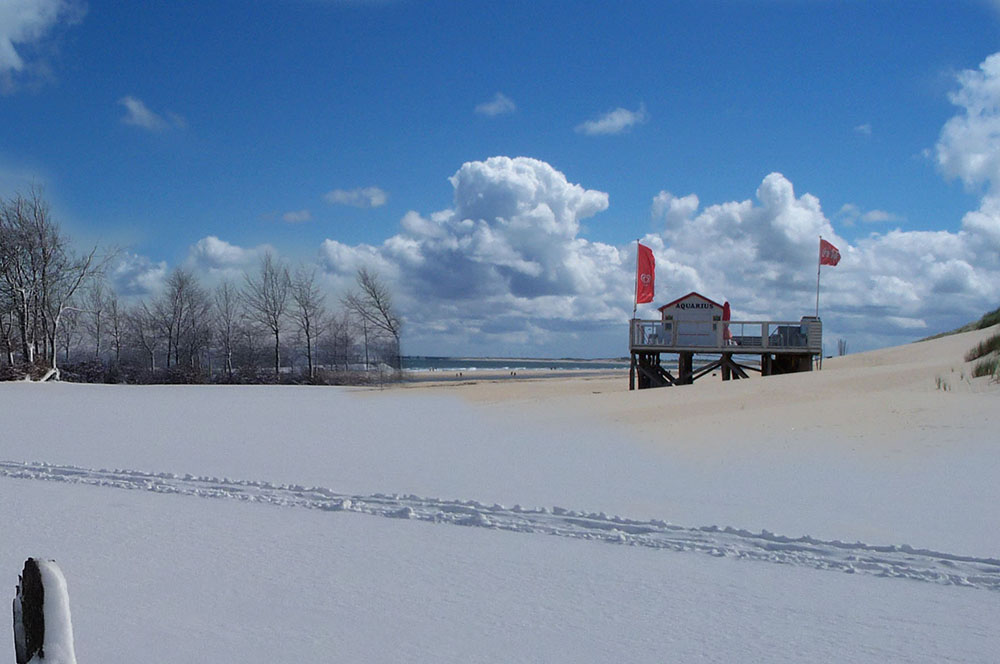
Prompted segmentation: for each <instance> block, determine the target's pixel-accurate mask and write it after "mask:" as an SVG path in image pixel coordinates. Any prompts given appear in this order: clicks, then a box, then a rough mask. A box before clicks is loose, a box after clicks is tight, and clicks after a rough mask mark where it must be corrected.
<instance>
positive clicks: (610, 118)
mask: <svg viewBox="0 0 1000 664" xmlns="http://www.w3.org/2000/svg"><path fill="white" fill-rule="evenodd" d="M647 117H648V116H647V114H646V105H645V104H640V105H639V109H638V110H636V111H630V110H628V109H625V108H616V109H615V110H613V111H609V112H607V113H605V114H604V115H602V116H601V117H599V118H597V119H596V120H587V121H586V122H582V123H580V124H579V125H577V126H576V131H577V132H578V133H581V134H586V135H587V136H599V135H604V134H620V133H622V132H625V131H628V130H629V129H631V128H632V127H634V126H635V125H638V124H642V123H644V122H645V121H646V120H647Z"/></svg>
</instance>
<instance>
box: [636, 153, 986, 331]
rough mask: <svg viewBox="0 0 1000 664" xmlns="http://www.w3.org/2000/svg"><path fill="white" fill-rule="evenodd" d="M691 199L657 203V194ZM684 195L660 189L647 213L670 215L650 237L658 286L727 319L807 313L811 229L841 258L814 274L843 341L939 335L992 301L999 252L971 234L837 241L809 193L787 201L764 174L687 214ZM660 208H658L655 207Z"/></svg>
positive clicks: (876, 215)
mask: <svg viewBox="0 0 1000 664" xmlns="http://www.w3.org/2000/svg"><path fill="white" fill-rule="evenodd" d="M685 200H686V201H688V203H689V204H688V205H686V206H683V209H684V210H685V211H688V213H687V214H686V215H685V214H680V213H679V210H680V209H681V208H682V206H680V205H679V204H678V205H674V206H673V207H665V206H664V203H663V201H668V202H670V201H678V202H679V201H685ZM693 200H695V199H692V198H691V197H684V198H676V197H673V196H670V195H669V194H668V193H666V192H661V193H660V194H659V195H658V196H657V197H656V199H654V209H661V210H663V209H668V210H672V211H673V212H674V214H673V216H672V217H670V216H669V213H667V214H665V215H664V217H665V218H666V219H668V221H667V224H666V229H665V230H664V231H663V232H662V233H661V234H656V235H652V236H647V237H646V238H645V242H647V243H648V244H649V245H650V246H652V247H653V248H654V251H655V252H656V257H657V261H658V265H657V267H658V270H660V271H661V275H664V276H660V275H658V278H657V282H658V283H659V284H664V285H666V284H669V286H667V287H668V288H670V289H671V292H676V293H679V294H683V293H684V292H686V291H688V290H698V291H700V292H702V293H703V294H705V295H707V296H708V297H713V298H717V299H719V300H720V301H721V300H722V299H723V298H725V299H728V300H729V301H730V302H732V304H733V308H734V318H761V317H768V318H774V317H780V318H785V319H789V320H797V319H798V318H799V317H800V316H802V315H803V314H808V313H809V312H810V309H811V308H812V305H813V302H814V297H815V278H816V277H815V270H816V264H817V251H818V236H819V235H822V236H823V237H824V238H826V239H828V240H830V241H831V242H833V243H834V244H835V245H836V246H837V247H838V248H839V249H840V253H841V255H842V256H843V259H842V260H841V262H840V264H839V265H838V266H837V267H833V268H827V269H825V270H824V273H823V281H822V301H821V315H822V316H823V317H824V320H825V321H827V322H828V323H830V327H828V329H827V332H826V335H827V338H828V339H830V338H835V337H834V336H832V335H833V334H837V335H840V336H851V337H853V338H854V341H855V343H853V344H852V345H853V347H855V348H871V347H874V346H881V345H886V344H889V343H898V342H901V341H905V340H908V339H911V338H912V332H913V330H915V329H925V328H926V329H930V330H937V331H939V330H944V329H948V328H949V327H954V326H956V325H957V324H960V323H964V322H967V321H968V320H972V319H973V318H976V317H978V316H979V315H981V314H982V311H983V310H984V309H985V308H987V307H991V306H995V305H993V303H995V302H996V300H997V299H1000V269H998V268H1000V266H998V264H997V259H996V248H997V245H994V246H993V247H992V248H990V247H987V246H985V245H984V244H982V243H981V242H979V241H978V240H977V239H976V238H975V237H974V236H973V235H972V234H971V233H969V232H968V231H966V230H962V231H960V232H957V233H951V232H946V231H938V232H926V231H920V232H912V231H911V232H907V231H902V230H898V229H897V230H893V231H890V232H887V233H884V234H882V233H872V234H870V235H869V236H868V237H865V238H863V239H861V240H859V241H858V242H857V243H856V244H855V245H851V244H850V243H848V242H847V241H846V240H845V239H844V238H842V237H839V236H838V235H837V233H836V230H835V229H834V227H833V225H832V224H831V223H830V221H829V220H828V219H827V218H826V216H825V215H824V214H823V212H822V209H821V207H820V203H819V200H818V199H816V198H815V197H813V196H811V195H810V194H803V195H802V196H796V194H795V192H794V188H793V185H792V183H791V181H789V180H788V179H787V178H785V177H784V176H783V175H781V174H779V173H771V174H770V175H768V176H767V177H766V178H764V180H763V181H762V182H761V185H760V187H758V189H757V194H756V200H755V201H754V200H744V201H733V202H727V203H721V204H717V205H712V206H709V207H707V208H705V209H704V210H701V211H700V212H697V211H693V210H691V206H690V202H692V201H693ZM657 206H659V207H658V208H657ZM840 215H849V216H850V217H851V218H854V219H861V220H862V221H868V222H872V223H875V222H884V221H889V220H891V219H895V218H898V217H896V216H895V215H892V214H890V213H886V212H883V211H880V210H873V211H870V212H867V213H863V212H862V211H861V210H860V209H859V208H858V207H857V206H854V205H848V206H844V208H841V211H840V212H839V213H838V216H840Z"/></svg>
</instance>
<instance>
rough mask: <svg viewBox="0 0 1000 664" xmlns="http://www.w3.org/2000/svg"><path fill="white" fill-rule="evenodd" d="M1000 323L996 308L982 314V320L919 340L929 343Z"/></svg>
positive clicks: (999, 312)
mask: <svg viewBox="0 0 1000 664" xmlns="http://www.w3.org/2000/svg"><path fill="white" fill-rule="evenodd" d="M998 323H1000V307H997V308H996V309H994V310H993V311H990V312H988V313H986V314H983V316H982V318H980V319H979V320H977V321H973V322H971V323H968V324H966V325H963V326H962V327H959V328H956V329H954V330H951V331H950V332H942V333H940V334H935V335H934V336H931V337H927V338H926V339H921V341H929V340H931V339H939V338H941V337H947V336H948V335H950V334H958V333H960V332H971V331H972V330H984V329H986V328H988V327H993V326H994V325H996V324H998Z"/></svg>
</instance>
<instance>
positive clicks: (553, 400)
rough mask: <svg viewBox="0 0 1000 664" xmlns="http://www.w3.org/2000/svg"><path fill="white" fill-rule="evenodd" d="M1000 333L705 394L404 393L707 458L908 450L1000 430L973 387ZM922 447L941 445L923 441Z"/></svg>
mask: <svg viewBox="0 0 1000 664" xmlns="http://www.w3.org/2000/svg"><path fill="white" fill-rule="evenodd" d="M998 332H1000V326H996V327H993V328H989V329H986V330H976V331H972V332H966V333H962V334H955V335H950V336H947V337H942V338H939V339H933V340H929V341H921V342H916V343H912V344H907V345H904V346H898V347H893V348H886V349H880V350H876V351H870V352H866V353H858V354H854V355H847V356H844V357H838V358H830V359H827V360H825V361H824V363H823V368H822V370H819V371H813V372H808V373H800V374H790V375H784V376H770V377H766V378H762V377H760V376H759V375H756V374H752V375H751V378H750V379H748V380H738V381H729V382H723V381H722V380H721V378H719V377H711V376H708V377H705V378H702V379H701V380H699V381H698V382H696V383H695V384H694V385H688V386H680V387H670V388H661V389H650V390H641V391H639V390H637V391H632V392H630V391H629V390H628V374H627V371H603V372H600V371H599V372H589V373H588V374H587V375H576V376H574V375H558V376H555V375H551V372H546V371H538V372H530V371H524V372H519V375H518V377H517V378H514V379H512V378H510V377H508V376H503V375H491V374H489V373H487V372H477V375H476V376H475V377H470V378H468V379H466V380H463V381H459V382H432V381H428V382H422V383H419V384H412V383H410V384H405V385H403V386H401V389H418V390H433V391H441V392H447V393H454V394H459V395H461V397H462V398H464V399H468V400H470V401H472V402H475V403H477V404H480V405H486V406H489V407H492V408H495V409H498V410H501V411H510V414H511V416H516V414H517V413H518V412H523V411H524V409H529V410H538V409H542V410H545V411H548V412H550V413H551V416H550V417H551V419H552V420H554V421H557V422H558V421H559V420H560V419H562V420H564V421H565V422H566V423H567V424H569V422H571V421H578V420H588V419H591V420H593V421H594V423H595V425H598V424H600V425H607V424H608V423H613V424H614V425H616V426H622V427H625V428H627V429H629V430H630V431H631V432H633V433H634V434H635V435H637V436H640V437H645V438H648V439H650V440H654V441H658V442H657V444H662V445H667V446H670V447H672V448H684V447H696V448H697V449H699V450H702V451H704V450H706V449H717V450H724V449H726V448H727V447H732V446H734V445H739V444H740V441H741V440H745V439H746V438H747V437H750V436H752V437H753V438H754V439H757V440H762V439H767V440H771V441H772V442H773V441H775V440H776V439H778V440H779V441H780V440H782V439H784V440H791V439H794V437H795V436H798V435H808V434H817V433H821V434H823V435H824V436H825V437H827V438H829V439H831V440H832V441H835V443H836V444H840V445H861V441H863V445H862V446H863V447H864V448H865V449H871V448H876V447H879V446H882V447H883V448H886V447H887V448H889V449H891V448H898V447H899V446H901V445H906V444H907V438H908V437H909V436H908V435H907V434H908V432H912V431H913V430H915V429H921V430H929V429H940V430H942V431H947V432H948V436H942V437H941V438H940V441H941V444H947V441H948V440H953V439H954V437H955V436H961V435H971V436H983V435H987V434H988V433H989V432H991V431H996V430H997V429H998V427H997V425H998V424H1000V409H998V408H997V405H998V404H997V397H998V396H1000V385H998V384H997V383H996V382H995V381H993V380H992V379H990V378H988V377H984V378H976V379H973V378H972V377H971V371H972V366H973V364H974V363H967V362H965V361H964V360H963V356H964V355H965V353H966V352H967V351H968V350H969V349H970V348H972V347H973V346H975V345H976V344H978V343H979V342H980V341H982V340H983V339H985V338H987V337H989V336H992V335H994V334H997V333H998ZM920 439H921V440H922V441H924V442H923V443H922V444H923V445H934V444H936V443H935V441H936V440H938V438H936V437H934V436H921V437H920Z"/></svg>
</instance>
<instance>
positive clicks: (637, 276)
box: [632, 238, 639, 320]
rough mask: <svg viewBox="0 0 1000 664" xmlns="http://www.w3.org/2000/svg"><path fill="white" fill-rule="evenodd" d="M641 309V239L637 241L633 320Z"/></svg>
mask: <svg viewBox="0 0 1000 664" xmlns="http://www.w3.org/2000/svg"><path fill="white" fill-rule="evenodd" d="M638 308H639V238H636V239H635V288H633V289H632V320H635V312H636V310H637V309H638Z"/></svg>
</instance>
